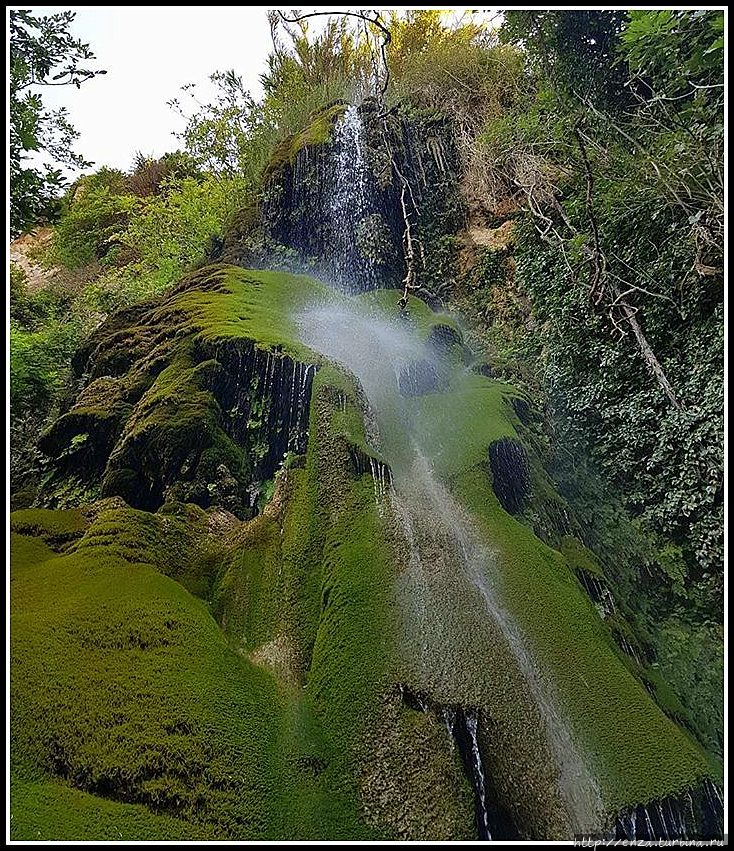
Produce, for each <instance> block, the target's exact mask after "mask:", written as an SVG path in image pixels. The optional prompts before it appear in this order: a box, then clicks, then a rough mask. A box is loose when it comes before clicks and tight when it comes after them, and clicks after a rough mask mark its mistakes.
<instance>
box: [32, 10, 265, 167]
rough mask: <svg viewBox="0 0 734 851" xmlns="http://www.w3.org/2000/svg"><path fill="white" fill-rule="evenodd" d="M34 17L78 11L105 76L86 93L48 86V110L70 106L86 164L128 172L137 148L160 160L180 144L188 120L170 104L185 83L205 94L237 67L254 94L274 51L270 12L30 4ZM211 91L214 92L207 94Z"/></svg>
mask: <svg viewBox="0 0 734 851" xmlns="http://www.w3.org/2000/svg"><path fill="white" fill-rule="evenodd" d="M22 8H26V9H31V10H32V11H33V13H34V14H36V15H47V14H51V13H53V12H59V11H65V10H72V11H75V12H76V13H77V15H76V19H75V20H74V23H73V24H72V32H73V33H74V35H76V36H78V37H79V38H81V39H82V40H83V41H85V42H87V43H88V44H89V46H90V47H91V49H92V51H93V52H94V53H95V55H96V56H97V60H98V62H97V67H99V68H105V69H106V70H107V74H106V75H105V76H102V77H97V78H95V79H93V80H89V81H88V82H86V83H83V84H82V86H81V88H79V89H76V88H74V87H73V86H61V87H58V88H50V87H44V88H43V89H42V90H41V92H42V95H43V99H44V103H45V104H47V105H48V106H65V107H66V108H67V109H68V111H69V118H70V120H71V123H72V124H73V125H74V126H75V127H76V129H77V130H78V131H79V133H80V138H79V140H78V142H77V145H76V149H77V151H78V153H80V154H82V155H83V156H84V157H86V159H88V160H91V161H93V162H94V163H95V166H96V167H100V166H103V165H107V166H114V167H117V168H121V169H128V168H129V167H130V166H131V164H132V160H133V157H134V155H135V152H136V151H142V153H143V154H145V155H150V156H160V155H161V154H164V153H165V152H166V151H171V150H175V149H176V148H177V147H180V145H179V143H178V142H177V140H176V139H175V138H174V136H173V132H174V131H176V130H181V129H182V124H183V121H182V119H181V118H180V117H178V116H177V115H176V114H175V112H174V111H173V110H172V109H170V108H169V107H168V106H167V105H166V102H167V101H169V100H171V99H172V98H174V97H177V96H178V95H179V94H180V88H181V86H182V85H184V84H185V83H197V84H199V86H200V87H201V93H202V95H205V94H206V91H207V80H208V78H209V75H210V74H211V73H212V72H214V71H219V70H227V69H229V68H234V69H235V70H236V71H237V73H238V74H241V75H242V76H243V78H244V80H245V85H246V86H247V87H248V88H249V89H251V90H252V91H253V92H254V93H258V94H259V93H260V91H261V89H260V86H259V81H258V76H259V74H260V73H262V71H263V70H264V69H265V60H266V57H267V55H268V53H269V52H270V28H269V26H268V21H267V17H266V11H267V7H259V8H248V9H242V8H238V7H236V6H235V7H229V6H194V7H192V8H185V7H173V8H167V7H164V6H24V7H22ZM209 91H210V90H209Z"/></svg>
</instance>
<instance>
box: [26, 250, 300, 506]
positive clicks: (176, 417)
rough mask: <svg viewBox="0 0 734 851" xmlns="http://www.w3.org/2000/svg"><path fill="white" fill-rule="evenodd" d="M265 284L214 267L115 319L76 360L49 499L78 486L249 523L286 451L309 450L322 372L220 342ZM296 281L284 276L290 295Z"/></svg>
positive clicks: (56, 431)
mask: <svg viewBox="0 0 734 851" xmlns="http://www.w3.org/2000/svg"><path fill="white" fill-rule="evenodd" d="M259 283H260V284H261V281H259V280H258V278H257V277H254V276H253V275H249V276H247V275H244V274H243V273H241V271H240V270H235V269H231V268H228V267H225V266H221V267H208V268H207V269H206V270H204V271H203V272H200V273H195V274H193V275H191V276H190V277H189V278H187V279H186V280H184V281H183V282H182V283H181V284H180V285H179V286H178V287H176V288H175V289H174V290H173V291H172V292H171V293H169V294H166V295H165V296H164V297H162V298H159V299H157V300H155V301H153V302H148V303H145V304H142V305H139V306H137V307H136V308H134V309H132V310H127V311H123V312H122V313H119V314H116V315H115V316H114V317H112V318H111V319H110V320H108V321H107V322H106V323H105V324H103V325H102V326H101V327H100V328H99V329H98V330H97V331H96V332H95V333H94V334H93V335H92V337H91V339H90V340H89V341H88V342H87V344H86V346H85V347H84V348H83V349H82V350H81V351H80V352H79V353H78V354H77V356H76V357H75V359H74V372H75V376H76V379H77V381H78V382H79V384H80V387H81V390H80V392H79V395H78V396H77V399H76V401H75V402H74V403H73V405H72V406H71V407H70V408H69V410H68V411H66V412H65V413H64V414H63V415H62V416H61V417H60V418H59V419H58V420H57V421H56V422H55V423H54V424H53V425H52V426H51V428H50V429H49V430H48V431H47V432H46V433H45V434H44V435H43V438H42V440H41V444H40V446H41V449H42V451H44V452H45V453H46V454H47V455H49V456H50V457H51V458H52V461H53V476H52V479H51V482H50V483H49V484H47V487H46V499H47V501H49V502H50V503H53V502H54V500H55V499H56V500H58V497H59V495H60V494H62V493H63V490H64V485H65V484H66V483H68V482H69V480H76V481H77V482H78V483H80V484H81V485H83V486H84V487H85V488H87V489H90V490H92V491H95V490H98V492H99V493H100V495H102V496H121V497H122V498H123V499H125V500H126V502H127V503H128V504H129V505H131V506H133V507H135V508H142V509H145V510H147V511H155V510H156V509H157V508H158V507H159V506H161V505H162V504H163V503H164V502H165V501H166V500H168V499H177V500H181V501H184V502H192V503H194V504H196V505H199V506H201V507H202V508H208V507H210V506H214V505H218V506H221V507H223V508H226V509H228V510H230V511H232V512H233V513H234V514H236V515H238V516H248V513H251V512H252V510H253V507H254V500H255V498H256V496H257V493H258V491H259V488H260V487H261V485H262V483H263V482H265V481H267V480H268V479H272V477H273V475H274V473H275V471H276V470H277V469H278V466H279V465H280V463H281V462H282V461H283V458H284V456H285V455H286V453H287V452H293V453H296V454H299V453H301V452H302V451H303V449H304V446H305V437H306V429H307V419H308V402H309V398H310V390H311V381H312V379H313V373H314V368H315V367H314V365H313V364H309V363H304V362H301V361H299V360H297V359H294V357H292V356H290V355H288V354H287V353H286V352H284V351H282V350H281V348H282V347H279V346H277V345H276V346H273V347H270V348H260V347H259V346H258V341H257V329H250V333H251V334H252V338H248V337H247V336H245V335H244V334H243V333H237V332H238V331H239V330H240V329H238V328H237V325H236V319H237V317H236V316H234V317H232V319H233V320H234V321H233V329H232V331H233V333H220V332H219V331H218V330H217V328H216V324H215V323H216V322H217V321H218V317H219V316H220V315H221V316H226V310H228V309H229V307H232V308H235V307H236V303H235V302H236V301H237V300H238V299H247V298H248V297H252V296H253V295H256V294H257V291H258V284H259ZM289 284H292V285H293V287H294V288H295V283H294V282H292V281H290V280H289V276H287V275H284V276H283V286H286V287H287V286H288V285H289Z"/></svg>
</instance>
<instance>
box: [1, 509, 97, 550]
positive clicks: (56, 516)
mask: <svg viewBox="0 0 734 851" xmlns="http://www.w3.org/2000/svg"><path fill="white" fill-rule="evenodd" d="M87 522H88V521H87V519H86V517H85V516H84V515H83V514H82V512H81V511H79V509H77V508H70V509H67V510H65V511H50V510H48V509H46V508H23V509H20V510H19V511H14V512H13V515H12V517H11V520H10V528H11V530H12V531H13V532H15V533H16V534H18V535H27V536H30V537H34V538H40V539H41V540H42V541H44V542H45V543H46V544H48V546H50V547H51V548H52V549H55V550H63V549H64V548H65V547H66V546H67V545H68V544H70V543H71V542H72V541H74V540H76V539H77V538H79V537H81V535H82V533H83V532H84V529H85V528H86V526H87Z"/></svg>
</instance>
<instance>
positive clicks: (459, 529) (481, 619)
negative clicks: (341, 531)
mask: <svg viewBox="0 0 734 851" xmlns="http://www.w3.org/2000/svg"><path fill="white" fill-rule="evenodd" d="M396 300H397V297H396ZM298 325H299V328H300V329H301V337H302V339H303V342H305V343H306V344H307V345H308V346H310V347H311V348H313V349H315V350H316V351H318V352H320V353H321V354H323V355H325V356H327V357H328V358H329V359H330V360H332V361H334V362H336V363H338V364H340V365H341V366H342V367H344V368H346V369H347V370H348V371H349V372H350V373H351V374H352V375H354V376H356V378H357V379H358V380H359V382H360V384H361V386H362V389H363V391H364V394H365V396H366V399H367V401H368V403H369V407H370V410H371V413H372V415H373V417H374V419H375V422H376V426H377V430H378V432H379V446H375V449H376V450H379V452H380V453H381V454H382V456H383V457H384V458H385V459H386V461H387V463H388V464H389V467H390V471H391V479H390V487H389V498H390V503H391V506H392V510H393V513H394V516H395V518H396V520H397V522H398V524H399V527H400V529H401V531H402V536H403V538H404V541H405V544H406V551H407V557H406V564H405V566H404V570H403V571H402V572H401V577H400V579H399V582H398V597H399V601H400V604H401V609H402V629H403V636H402V640H403V646H404V648H405V654H406V657H409V660H410V661H409V664H410V666H411V669H412V671H413V677H414V681H415V682H417V683H418V684H419V685H420V687H421V688H422V689H424V690H425V691H426V692H428V693H431V694H433V695H435V696H436V699H437V700H439V701H444V702H455V703H458V702H459V700H458V697H459V696H461V697H462V698H464V699H465V700H466V696H467V695H468V694H471V690H472V689H475V691H476V689H477V688H479V685H478V684H472V683H471V682H470V680H472V679H473V678H474V674H473V672H474V671H475V670H476V667H477V657H476V656H472V649H471V647H469V646H468V642H471V643H472V644H474V645H475V648H476V649H477V652H478V648H480V647H482V646H489V645H491V644H495V645H496V643H497V642H498V641H503V642H504V643H505V645H506V653H507V654H508V655H509V657H510V658H512V659H513V661H514V664H515V665H516V666H517V669H518V670H519V672H520V673H521V676H522V677H523V678H524V680H525V683H526V686H527V690H528V692H529V694H530V695H531V699H532V701H533V702H534V704H535V708H536V710H537V713H538V716H539V717H540V719H541V723H542V724H543V725H544V727H545V736H546V739H547V742H548V745H549V747H550V750H551V752H552V754H553V757H554V759H555V762H556V765H557V768H558V772H559V785H560V793H561V796H562V798H563V799H564V803H565V805H566V808H567V810H568V817H569V821H570V823H571V824H572V825H574V826H575V827H576V828H578V829H579V830H583V829H590V828H591V827H592V826H594V824H595V823H596V818H597V814H598V811H599V809H600V806H599V799H598V792H597V790H596V786H595V784H594V782H593V780H592V778H591V777H590V776H589V774H588V772H587V771H586V769H585V767H584V764H583V761H582V760H581V758H580V757H579V755H578V753H577V751H576V748H575V746H574V742H573V740H572V737H571V736H570V734H569V732H568V729H567V727H566V726H565V724H564V722H563V720H562V718H561V715H560V712H559V711H558V709H557V703H556V700H555V699H554V697H553V695H552V693H551V690H550V688H549V686H548V684H547V683H545V682H544V681H543V679H542V677H541V676H540V674H539V672H538V670H537V668H536V666H535V664H534V662H533V660H532V658H531V654H530V652H529V650H528V648H527V645H526V643H525V641H524V639H523V637H522V635H521V633H520V630H519V628H518V627H517V625H516V624H515V623H514V621H513V619H512V617H511V616H510V614H509V613H508V612H507V611H506V609H505V608H504V607H503V605H502V603H501V600H500V597H499V595H498V590H497V586H498V579H499V577H498V572H497V563H496V558H495V556H494V554H493V553H492V552H491V550H490V549H489V548H488V547H487V545H486V544H485V543H484V542H483V541H482V540H481V539H480V537H479V536H478V534H477V533H476V531H475V530H474V529H473V527H472V522H471V519H470V518H469V517H468V515H467V514H466V512H465V511H464V510H463V509H462V507H461V506H460V505H459V503H458V502H457V501H456V499H455V498H454V497H453V496H452V495H451V493H450V492H449V490H448V489H447V487H446V485H445V484H444V483H443V482H442V481H441V480H440V478H439V476H438V475H437V474H436V472H435V470H434V466H433V463H432V455H433V453H434V452H435V451H436V447H435V446H431V445H429V444H428V442H427V441H426V435H425V433H424V431H423V430H422V429H421V427H420V417H419V416H418V414H419V411H420V405H421V397H420V394H416V393H414V392H413V390H411V392H410V393H409V395H403V393H401V386H402V387H403V390H404V392H405V381H404V380H402V379H403V378H404V376H405V375H406V374H410V372H411V370H412V369H413V368H414V366H415V364H416V363H418V362H426V361H428V362H429V363H430V364H431V367H432V369H433V370H435V372H436V374H440V375H443V376H448V382H449V384H450V386H451V388H452V390H454V391H456V390H457V389H460V387H461V384H462V382H464V381H469V380H471V376H470V374H469V373H468V372H467V370H466V368H465V367H464V366H463V365H462V364H460V363H456V362H452V361H451V359H450V358H447V357H445V356H442V355H441V354H440V353H439V352H436V351H435V350H434V349H431V348H430V347H428V346H426V345H425V343H424V341H423V338H422V337H421V335H420V334H419V333H418V331H417V330H416V328H415V327H414V326H413V325H412V324H411V322H410V320H409V318H407V317H406V316H405V315H403V314H400V313H399V312H398V311H397V307H395V308H394V309H393V310H392V311H391V312H390V311H388V310H384V309H382V308H381V307H379V305H378V304H377V303H376V300H375V299H374V298H372V297H371V296H370V295H369V294H367V295H366V296H362V297H359V298H352V299H349V300H344V299H343V298H342V297H339V296H335V297H334V300H333V302H330V303H323V304H319V305H315V306H313V307H311V308H309V309H308V310H307V311H305V312H304V313H303V314H302V315H301V316H300V317H298ZM438 399H440V400H441V402H442V404H444V405H448V406H450V405H452V404H455V403H456V397H455V396H453V395H452V393H442V394H438V395H435V396H434V400H438ZM444 460H445V459H444ZM376 488H377V489H379V492H384V482H381V483H379V484H377V485H376ZM377 493H378V490H376V494H377ZM481 697H482V695H481V690H479V691H477V692H476V698H477V700H476V701H475V703H478V702H480V701H481ZM477 724H478V716H477V714H476V713H474V714H471V713H469V714H467V715H466V724H465V725H464V726H465V728H466V729H465V730H464V735H465V736H468V737H469V741H470V742H471V747H470V751H472V752H473V754H474V757H473V759H472V761H471V766H470V771H469V772H468V773H469V775H470V780H471V782H472V786H473V788H474V791H475V794H476V796H477V826H478V831H479V833H480V834H481V835H484V836H487V835H488V833H489V827H488V824H489V820H490V817H489V815H488V803H487V800H486V782H485V776H484V769H483V767H482V761H481V755H480V748H479V743H478V736H477Z"/></svg>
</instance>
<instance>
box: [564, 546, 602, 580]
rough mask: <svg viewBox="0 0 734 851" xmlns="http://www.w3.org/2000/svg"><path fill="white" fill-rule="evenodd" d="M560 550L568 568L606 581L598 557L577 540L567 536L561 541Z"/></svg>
mask: <svg viewBox="0 0 734 851" xmlns="http://www.w3.org/2000/svg"><path fill="white" fill-rule="evenodd" d="M560 550H561V552H562V553H563V555H564V557H565V559H566V561H567V562H568V566H569V567H570V568H571V570H574V571H579V570H580V571H583V572H584V573H588V574H591V576H596V577H597V578H598V579H601V580H603V581H606V576H605V574H604V570H603V569H602V567H601V565H600V564H599V562H598V560H597V558H596V556H595V555H594V553H592V552H591V550H588V549H587V548H586V547H585V546H584V545H583V544H582V543H581V541H579V540H578V539H577V538H572V537H570V536H568V535H567V536H565V537H564V538H563V539H562V540H561V546H560Z"/></svg>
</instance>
